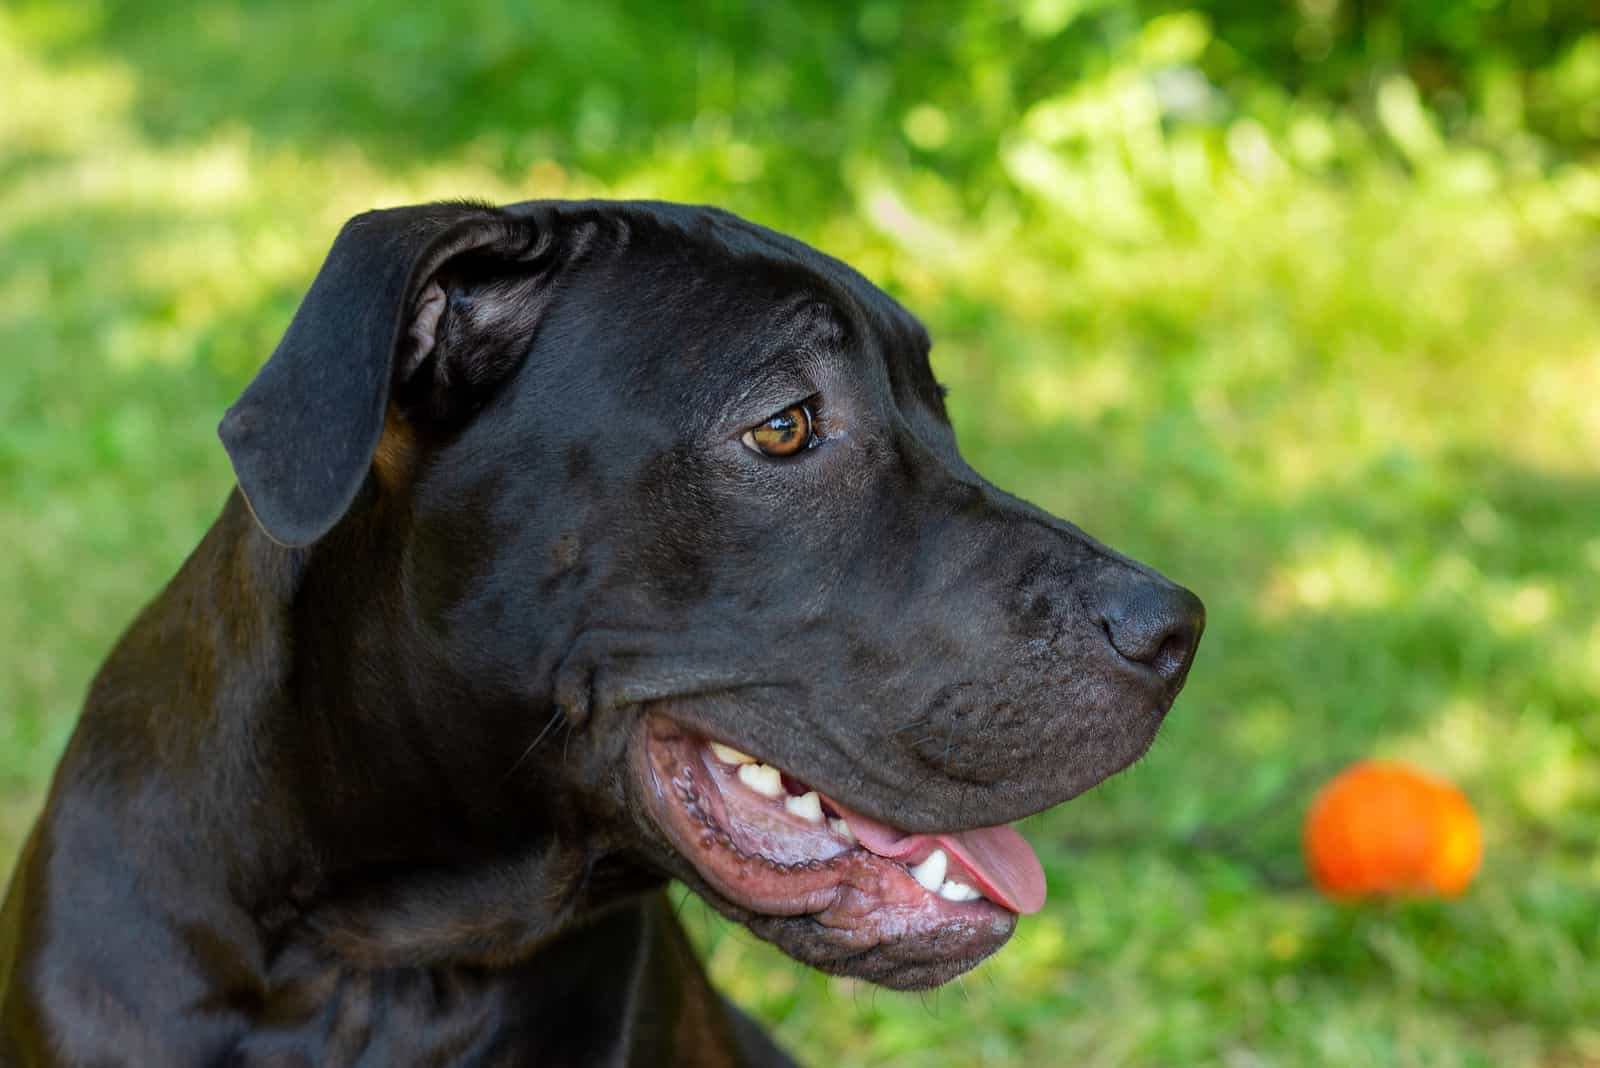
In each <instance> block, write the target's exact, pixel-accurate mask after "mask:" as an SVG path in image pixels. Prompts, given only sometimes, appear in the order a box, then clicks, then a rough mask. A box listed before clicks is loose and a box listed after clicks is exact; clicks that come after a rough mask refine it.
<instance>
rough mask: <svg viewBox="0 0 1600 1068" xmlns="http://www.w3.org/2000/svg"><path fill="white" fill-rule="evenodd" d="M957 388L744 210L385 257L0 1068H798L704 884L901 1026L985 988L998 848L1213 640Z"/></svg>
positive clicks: (847, 281) (138, 739)
mask: <svg viewBox="0 0 1600 1068" xmlns="http://www.w3.org/2000/svg"><path fill="white" fill-rule="evenodd" d="M927 354H928V337H927V335H926V333H925V332H924V331H923V329H922V327H921V326H920V325H918V323H917V321H916V320H915V319H913V318H912V317H911V316H910V315H909V314H907V313H906V312H905V311H904V310H903V309H902V308H900V306H899V305H897V304H896V303H895V302H894V301H893V300H891V299H890V298H889V297H887V296H885V295H884V294H883V293H881V292H880V291H879V290H877V289H876V288H874V287H873V286H872V285H871V284H870V283H868V282H867V281H866V280H865V279H863V278H862V277H861V276H860V275H858V274H856V273H855V272H854V271H852V270H851V269H850V268H849V267H846V266H845V265H844V264H842V263H839V262H837V261H836V260H832V259H829V258H828V257H826V256H823V255H821V254H819V253H817V252H815V251H813V250H812V249H810V248H808V247H806V246H805V245H802V244H800V243H799V242H797V241H794V240H792V239H790V238H787V237H783V236H781V235H779V234H776V233H773V232H771V231H769V230H765V229H762V228H761V227H758V226H754V225H751V224H749V223H746V222H743V221H741V220H739V219H737V218H735V217H733V216H731V215H728V214H725V213H723V212H719V211H714V210H708V209H703V208H687V207H677V206H673V205H667V204H653V203H551V202H533V203H527V204H519V205H514V206H512V207H508V208H503V209H494V208H489V207H482V206H476V205H468V204H442V205H429V206H424V207H416V208H403V209H397V210H392V211H381V212H374V213H371V214H368V215H363V216H361V217H359V218H357V219H355V220H354V221H352V222H351V223H350V224H349V225H347V226H346V227H345V229H344V231H343V232H342V233H341V234H340V236H339V238H338V240H337V241H336V242H335V243H334V246H333V249H332V251H331V252H330V253H329V254H328V259H327V262H326V263H325V264H324V265H323V267H322V270H321V273H319V274H318V276H317V279H316V281H315V282H314V283H313V285H312V287H311V290H310V293H309V294H308V295H307V296H306V299H305V301H304V303H303V304H302V305H301V307H300V310H299V311H298V312H297V313H296V315H295V317H294V321H293V322H292V323H291V324H290V325H289V329H288V333H287V334H286V335H285V337H284V339H283V342H282V344H280V345H279V347H278V349H277V351H276V352H275V353H274V354H273V356H272V358H271V360H269V361H268V362H267V364H266V365H265V366H264V367H263V368H262V370H261V372H260V374H259V375H258V376H257V377H256V379H255V381H254V382H253V383H251V385H250V387H249V388H248V389H247V390H246V391H245V393H244V395H243V397H241V398H240V400H239V402H238V403H237V404H236V405H235V406H234V407H233V409H232V410H230V411H229V412H228V415H227V417H226V418H225V419H224V420H223V423H222V428H221V433H222V438H223V442H224V444H225V445H226V446H227V449H228V453H229V455H230V456H231V458H232V460H233V464H234V469H235V471H236V472H237V474H238V479H239V491H238V492H236V493H234V494H233V496H232V497H231V498H230V499H229V501H228V503H227V505H226V506H225V507H224V509H223V512H222V515H221V517H220V518H219V519H218V520H217V522H216V524H215V525H214V526H213V527H212V528H211V530H210V532H209V533H208V534H207V535H206V537H205V539H204V540H203V541H202V542H201V543H200V546H199V548H197V549H196V550H195V552H194V555H193V556H191V557H190V559H189V560H188V562H187V563H185V564H184V566H183V568H182V570H181V571H180V572H179V573H178V575H177V577H176V578H175V579H174V580H173V581H172V583H171V585H170V586H168V588H167V589H166V591H165V592H164V593H163V594H162V595H161V596H160V597H159V598H158V599H157V600H156V601H155V603H154V604H152V605H151V606H150V607H149V608H147V609H146V610H145V611H144V613H143V614H142V615H141V616H140V617H139V619H138V621H137V622H135V623H134V625H133V627H132V628H131V629H130V630H129V631H128V633H127V634H126V635H125V636H124V637H123V639H122V641H121V643H120V644H119V645H118V646H117V648H116V650H115V652H113V653H112V655H111V658H110V659H109V660H108V661H107V663H106V664H105V666H104V667H103V668H102V670H101V671H100V674H99V676H98V677H97V678H96V679H95V681H94V685H93V688H92V690H91V692H90V694H89V698H88V703H87V706H86V708H85V711H84V714H83V718H82V721H81V722H80V723H79V725H78V729H77V733H76V734H75V735H74V737H73V739H72V742H71V745H70V746H69V747H68V750H67V753H66V755H65V756H64V757H63V758H62V761H61V765H60V768H59V770H58V772H57V774H56V778H55V782H54V786H53V788H52V790H51V793H50V798H49V801H48V803H47V805H46V807H45V810H44V813H43V815H42V816H41V817H40V820H39V823H38V826H37V827H36V828H35V830H34V832H33V834H32V836H31V837H30V838H29V840H28V842H27V844H26V846H25V848H24V851H23V854H22V860H21V863H20V866H19V868H18V870H17V872H16V874H15V876H14V877H13V880H12V883H11V887H10V891H9V894H8V898H7V901H6V904H5V908H4V912H3V913H0V1064H4V1065H6V1066H7V1068H38V1066H45V1065H49V1066H61V1065H122V1064H128V1065H151V1066H184V1065H227V1066H246V1065H251V1066H255V1065H283V1066H289V1065H305V1066H310V1065H317V1066H332V1065H373V1066H377V1065H385V1066H387V1065H411V1064H417V1065H422V1064H427V1065H444V1064H460V1065H468V1064H470V1065H535V1064H537V1065H569V1064H570V1065H601V1064H607V1065H621V1064H628V1065H662V1064H681V1065H719V1064H786V1063H788V1061H787V1059H786V1058H784V1056H783V1055H782V1054H781V1053H780V1052H779V1051H778V1050H777V1049H776V1048H775V1047H774V1046H773V1045H772V1044H771V1043H770V1041H769V1040H768V1039H766V1038H765V1037H764V1036H763V1035H762V1034H761V1033H760V1032H759V1031H758V1030H757V1029H756V1028H755V1027H754V1026H753V1025H752V1024H750V1023H749V1021H748V1020H747V1019H746V1018H744V1017H743V1016H741V1015H740V1014H739V1013H738V1011H737V1010H735V1009H733V1008H732V1007H731V1006H729V1005H728V1004H727V1003H726V1002H724V1001H722V1000H721V999H720V998H718V997H717V995H716V994H715V993H713V992H712V991H711V990H710V988H709V987H708V986H707V983H706V980H705V977H704V974H703V972H702V971H701V969H700V967H699V965H698V963H697V962H696V961H695V960H694V958H693V956H692V954H691V952H690V949H689V947H688V944H687V942H686V940H685V938H684V936H683V933H682V931H681V930H680V928H679V926H678V924H677V923H676V921H675V919H674V917H673V915H672V913H671V910H670V909H669V908H668V907H667V906H666V897H665V894H664V893H663V890H662V888H663V885H664V884H665V882H666V880H667V879H668V878H669V877H676V878H679V879H682V880H683V881H685V882H686V883H688V884H689V885H690V886H692V887H693V888H694V889H696V890H697V891H698V892H699V893H700V894H701V895H702V896H703V897H705V898H706V899H707V900H708V901H710V902H711V903H712V904H713V905H715V906H716V907H717V908H718V909H719V910H721V911H722V912H724V913H726V914H727V915H728V916H730V917H733V918H735V919H737V920H738V921H740V922H742V923H744V924H746V925H748V926H749V928H750V929H751V930H753V931H755V932H756V933H757V934H759V935H760V936H762V937H763V938H766V939H769V940H771V941H772V942H774V943H776V944H777V945H779V946H780V947H782V948H783V949H784V950H785V951H786V952H788V953H789V954H790V955H792V956H794V957H795V958H796V959H798V960H800V961H804V962H806V963H808V964H812V965H815V966H816V967H819V968H822V969H825V970H827V971H830V972H835V973H839V974H844V975H854V976H860V977H864V978H867V979H871V980H873V981H875V982H878V983H882V984H885V985H888V986H893V987H901V988H918V987H928V986H933V985H935V984H938V983H942V982H944V981H945V980H947V979H949V978H951V977H952V976H954V975H957V974H958V973H960V972H962V971H963V970H965V969H967V968H970V967H972V966H973V965H974V964H976V963H977V962H978V961H979V960H981V959H983V958H984V957H985V956H987V955H988V954H990V953H992V952H994V951H995V949H996V948H998V947H999V946H1000V945H1001V944H1002V943H1003V942H1004V941H1005V940H1006V938H1007V936H1008V935H1009V934H1010V933H1011V930H1012V928H1013V927H1014V925H1015V923H1016V917H1017V914H1018V913H1021V912H1027V911H1032V910H1033V909H1036V908H1038V907H1039V905H1040V904H1041V902H1042V900H1043V896H1044V882H1043V875H1042V873H1041V871H1040V869H1039V865H1038V862H1037V861H1036V860H1035V859H1034V857H1033V854H1032V852H1031V851H1030V850H1029V849H1028V848H1027V846H1026V844H1024V843H1023V842H1022V840H1021V838H1020V837H1018V836H1017V835H1016V834H1015V832H1014V831H1011V830H1010V829H1009V828H1007V827H1005V826H1004V824H1005V823H1006V822H1007V821H1010V820H1014V819H1017V818H1018V817H1021V816H1026V815H1028V814H1030V813H1033V812H1037V811H1039V810H1041V809H1044V808H1047V807H1049V806H1051V805H1054V804H1056V803H1057V802H1060V801H1063V800H1065V799H1067V798H1070V797H1072V796H1073V795H1075V794H1077V793H1079V792H1081V791H1083V790H1085V789H1087V788H1088V787H1090V786H1092V785H1094V784H1095V783H1097V782H1099V781H1100V780H1102V779H1104V778H1105V777H1106V776H1108V775H1110V774H1112V773H1113V772H1115V771H1117V770H1118V769H1120V768H1122V767H1124V766H1126V765H1127V764H1128V763H1129V762H1131V761H1132V760H1134V759H1136V758H1137V757H1138V756H1139V755H1140V754H1141V753H1142V752H1143V751H1144V749H1145V747H1146V746H1147V745H1149V743H1150V741H1151V738H1152V737H1153V736H1154V734H1155V732H1156V729H1157V727H1158V726H1159V725H1160V723H1161V720H1162V717H1163V715H1164V714H1165V713H1166V711H1167V709H1168V707H1169V706H1170V705H1171V702H1172V699H1173V696H1174V695H1175V694H1176V693H1177V691H1178V689H1179V687H1180V686H1181V685H1182V684H1183V680H1184V676H1185V674H1186V672H1187V670H1188V667H1189V664H1190V661H1191V659H1192V657H1193V654H1194V650H1195V645H1196V643H1197V642H1198V640H1199V637H1200V631H1201V627H1202V624H1203V614H1202V609H1201V606H1200V603H1199V601H1197V600H1196V599H1195V597H1194V596H1193V595H1191V594H1190V593H1188V592H1186V591H1185V590H1182V589H1180V588H1179V587H1177V586H1174V585H1172V584H1171V583H1169V582H1167V581H1166V580H1165V579H1163V578H1161V577H1160V576H1159V575H1157V574H1155V573H1154V572H1152V571H1151V570H1149V569H1148V568H1145V567H1142V566H1140V565H1139V564H1136V563H1134V562H1132V561H1130V560H1128V559H1127V558H1125V557H1123V556H1119V555H1118V554H1116V553H1114V552H1112V551H1111V550H1109V549H1107V548H1105V547H1104V546H1102V545H1100V544H1099V543H1097V542H1095V541H1094V540H1093V539H1091V538H1089V537H1088V536H1086V535H1085V534H1084V533H1083V532H1082V531H1080V530H1078V529H1077V528H1076V527H1074V526H1072V525H1071V524H1069V523H1066V522H1063V521H1061V520H1059V519H1055V518H1053V517H1051V516H1049V515H1046V514H1045V513H1043V512H1041V511H1039V510H1038V509H1036V508H1033V507H1031V506H1029V505H1028V504H1026V503H1024V502H1022V501H1020V500H1017V499H1016V498H1013V497H1010V496H1007V495H1006V494H1005V493H1003V492H1001V491H1000V490H998V489H996V488H994V487H993V486H991V485H989V484H988V483H987V482H985V481H984V480H983V479H982V478H980V477H979V476H978V475H977V474H976V473H975V472H974V471H973V470H972V469H971V468H970V467H968V466H967V465H966V463H965V462H963V460H962V459H961V455H960V453H959V452H957V451H956V443H955V438H954V436H953V434H952V433H951V429H950V424H949V421H948V420H947V418H946V415H945V407H944V402H943V399H942V396H941V390H940V387H939V386H938V384H937V383H936V382H935V381H934V378H933V376H932V374H931V373H930V371H929V366H928V359H927ZM745 754H753V756H746V755H745ZM779 769H781V770H779Z"/></svg>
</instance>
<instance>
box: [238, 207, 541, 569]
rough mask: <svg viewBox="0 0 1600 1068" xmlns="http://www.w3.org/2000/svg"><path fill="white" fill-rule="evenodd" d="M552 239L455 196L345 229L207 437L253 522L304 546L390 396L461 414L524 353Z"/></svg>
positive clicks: (331, 514)
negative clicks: (229, 468)
mask: <svg viewBox="0 0 1600 1068" xmlns="http://www.w3.org/2000/svg"><path fill="white" fill-rule="evenodd" d="M555 245H556V242H555V241H554V239H553V238H552V237H551V236H550V235H548V234H545V233H541V232H540V231H539V229H538V228H537V227H536V226H535V224H534V222H533V221H532V220H531V219H528V218H525V217H522V216H514V215H510V214H508V213H506V212H502V211H499V210H496V209H493V208H487V207H480V206H474V205H467V204H429V205H422V206H418V207H411V208H394V209H390V210H386V211H373V212H368V213H367V214H365V215H359V216H357V217H356V218H354V219H351V220H350V221H349V222H348V223H346V224H345V226H344V229H343V230H341V231H340V233H339V236H338V238H337V239H336V240H335V241H334V243H333V248H332V249H331V250H329V252H328V258H327V260H326V261H324V263H323V265H322V269H321V270H320V271H319V272H318V273H317V277H316V280H315V281H314V282H312V283H311V289H310V291H309V292H307V294H306V296H305V299H304V300H303V301H301V303H300V308H299V310H298V311H296V312H295V315H294V319H293V320H292V321H291V322H290V323H289V329H288V331H287V332H286V333H285V334H284V336H283V340H282V341H281V342H279V343H278V347H277V349H276V350H274V352H273V353H272V358H271V359H269V360H268V361H267V362H266V364H265V365H264V366H263V367H262V368H261V370H260V372H259V373H257V375H256V377H255V380H254V381H252V382H251V383H250V385H249V386H248V387H246V389H245V391H244V393H243V395H241V396H240V398H239V400H238V401H237V402H236V403H235V404H234V405H233V407H231V408H229V409H228V413H227V415H226V416H224V417H223V420H222V425H221V426H220V427H219V428H218V433H219V434H220V435H221V436H222V443H223V446H224V447H225V448H226V449H227V451H228V457H229V459H230V460H232V462H233V470H234V473H235V475H237V476H238V479H239V488H240V490H241V491H242V492H243V493H244V496H245V499H246V501H248V502H249V504H250V509H251V511H252V512H253V513H254V514H255V517H256V520H257V522H259V523H260V524H261V527H262V529H264V530H265V531H266V533H267V535H268V536H269V537H271V538H272V539H273V540H274V541H277V542H279V543H281V544H284V545H289V546H303V545H309V544H311V543H312V542H314V541H316V540H317V539H318V538H320V537H322V535H323V534H325V533H327V531H328V530H329V529H330V528H332V527H333V525H334V524H335V523H337V522H338V521H339V519H340V518H341V517H343V515H344V514H345V512H346V511H347V510H348V509H349V508H350V505H351V503H352V502H353V501H354V500H355V498H356V495H357V494H358V493H359V492H360V491H361V488H362V485H363V483H364V482H365V480H366V478H367V473H368V471H369V469H370V468H371V465H372V459H373V454H374V452H375V451H376V449H377V447H378V442H379V439H380V438H381V437H382V435H383V432H384V424H385V418H386V414H387V412H388V409H389V405H390V403H391V401H392V402H393V403H394V404H395V405H396V407H397V408H398V409H399V410H400V411H401V412H402V413H403V414H405V415H406V416H408V417H410V418H412V419H414V420H417V421H419V422H424V421H425V422H435V423H437V422H448V421H451V420H459V419H461V418H463V417H464V416H465V415H467V414H470V412H471V411H472V410H473V409H475V408H476V407H477V406H478V405H480V404H481V403H482V402H483V399H484V398H485V396H486V395H487V393H488V391H489V390H490V389H491V388H492V387H493V386H494V385H496V384H497V383H498V382H499V381H500V380H501V379H502V378H503V377H504V376H505V374H506V373H507V372H509V371H510V370H511V369H512V368H513V367H514V366H515V365H516V363H517V361H519V360H520V359H521V358H522V356H523V355H525V354H526V352H527V350H528V347H529V346H530V345H531V343H532V340H533V334H534V331H535V330H536V329H537V327H538V323H539V319H540V316H541V314H542V312H543V310H544V307H545V305H546V303H547V302H548V294H549V287H548V285H547V282H548V280H549V276H550V275H551V274H552V273H553V270H554V262H553V261H554V255H553V250H554V248H555Z"/></svg>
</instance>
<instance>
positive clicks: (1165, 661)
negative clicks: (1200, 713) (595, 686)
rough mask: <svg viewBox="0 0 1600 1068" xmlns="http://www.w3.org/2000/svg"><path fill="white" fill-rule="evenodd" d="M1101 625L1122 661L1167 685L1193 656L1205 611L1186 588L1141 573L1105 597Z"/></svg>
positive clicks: (1180, 674)
mask: <svg viewBox="0 0 1600 1068" xmlns="http://www.w3.org/2000/svg"><path fill="white" fill-rule="evenodd" d="M1100 625H1101V629H1102V630H1104V631H1105V635H1106V639H1107V641H1109V642H1110V643H1111V647H1112V648H1113V649H1115V650H1116V651H1117V652H1118V653H1119V654H1120V655H1121V656H1122V657H1123V658H1125V659H1127V660H1131V661H1133V662H1134V663H1136V664H1144V665H1146V666H1148V667H1150V668H1152V669H1154V670H1155V671H1156V673H1157V674H1159V675H1160V676H1161V677H1162V678H1164V679H1166V680H1168V681H1169V682H1170V681H1172V680H1174V679H1181V678H1182V677H1183V675H1184V673H1185V672H1186V671H1187V670H1188V668H1189V663H1190V661H1191V660H1192V659H1193V658H1194V652H1195V646H1196V645H1197V644H1198V643H1199V641H1200V634H1201V631H1202V630H1203V629H1204V627H1205V608H1204V606H1202V605H1201V603H1200V599H1199V598H1198V597H1196V596H1195V595H1194V594H1192V593H1190V592H1189V591H1188V590H1185V589H1183V588H1182V587H1180V586H1173V585H1171V584H1169V583H1165V582H1160V581H1156V580H1152V579H1150V578H1147V577H1145V576H1143V575H1140V576H1138V577H1137V578H1136V579H1132V580H1130V581H1129V582H1128V583H1127V584H1126V585H1124V586H1122V587H1120V588H1118V589H1117V590H1116V591H1114V593H1113V594H1112V596H1111V597H1109V598H1108V599H1107V602H1106V605H1105V608H1104V609H1103V611H1102V615H1101V621H1100Z"/></svg>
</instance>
